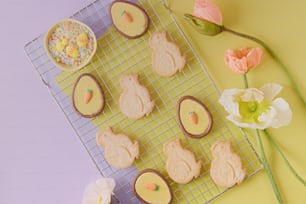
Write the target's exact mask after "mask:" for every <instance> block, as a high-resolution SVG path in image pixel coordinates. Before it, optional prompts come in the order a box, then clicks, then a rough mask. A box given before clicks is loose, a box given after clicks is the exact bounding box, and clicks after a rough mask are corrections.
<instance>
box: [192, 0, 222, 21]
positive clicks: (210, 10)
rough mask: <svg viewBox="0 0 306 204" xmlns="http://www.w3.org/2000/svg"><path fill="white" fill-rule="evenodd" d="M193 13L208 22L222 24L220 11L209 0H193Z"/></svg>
mask: <svg viewBox="0 0 306 204" xmlns="http://www.w3.org/2000/svg"><path fill="white" fill-rule="evenodd" d="M193 15H194V16H196V17H198V18H202V19H205V20H207V21H209V22H212V23H215V24H218V25H222V13H221V11H220V9H219V8H218V7H217V6H216V5H215V4H214V3H213V2H212V1H211V0H195V3H194V9H193Z"/></svg>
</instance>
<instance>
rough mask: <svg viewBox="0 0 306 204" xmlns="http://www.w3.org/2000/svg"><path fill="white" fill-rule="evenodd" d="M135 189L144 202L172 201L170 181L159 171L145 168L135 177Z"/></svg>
mask: <svg viewBox="0 0 306 204" xmlns="http://www.w3.org/2000/svg"><path fill="white" fill-rule="evenodd" d="M133 190H134V193H135V195H136V197H137V198H138V199H140V200H141V201H143V202H144V203H164V204H168V203H171V202H172V198H173V195H172V190H171V188H170V185H169V184H168V182H167V181H166V180H165V179H164V177H163V175H161V174H160V173H159V172H158V171H156V170H154V169H145V170H143V171H141V172H139V173H138V175H137V176H136V177H135V179H134V184H133Z"/></svg>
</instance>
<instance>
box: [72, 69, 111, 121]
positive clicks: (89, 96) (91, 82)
mask: <svg viewBox="0 0 306 204" xmlns="http://www.w3.org/2000/svg"><path fill="white" fill-rule="evenodd" d="M72 104H73V108H74V109H75V111H76V112H77V113H78V114H79V115H81V116H83V117H85V118H92V117H95V116H97V115H99V114H100V113H101V112H102V111H103V108H104V105H105V100H104V94H103V90H102V88H101V86H100V84H99V82H98V80H97V79H96V78H95V77H94V76H93V75H91V74H82V75H81V76H79V78H78V79H77V80H76V82H75V85H74V88H73V91H72Z"/></svg>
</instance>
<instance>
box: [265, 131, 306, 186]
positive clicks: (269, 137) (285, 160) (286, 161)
mask: <svg viewBox="0 0 306 204" xmlns="http://www.w3.org/2000/svg"><path fill="white" fill-rule="evenodd" d="M263 132H264V133H265V135H266V137H267V138H268V140H269V142H270V143H271V144H272V145H273V147H274V148H275V149H276V151H277V152H278V153H279V155H280V156H281V158H282V159H283V160H284V162H285V164H286V165H287V167H288V168H289V170H290V171H291V173H292V174H293V175H294V176H295V178H296V179H297V180H299V181H300V182H301V183H302V184H303V185H304V186H306V181H304V179H303V178H302V177H301V176H300V175H298V173H297V172H296V171H295V170H294V168H293V167H292V166H291V164H290V163H289V161H288V160H287V158H286V157H285V155H284V154H283V152H282V151H281V149H280V148H279V146H278V145H277V144H276V142H275V141H274V139H273V138H272V137H271V135H270V133H269V132H268V130H267V129H265V130H263Z"/></svg>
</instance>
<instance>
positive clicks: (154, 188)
mask: <svg viewBox="0 0 306 204" xmlns="http://www.w3.org/2000/svg"><path fill="white" fill-rule="evenodd" d="M144 186H145V187H146V189H149V190H151V191H158V185H156V184H155V183H146V184H145V185H144Z"/></svg>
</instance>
